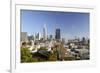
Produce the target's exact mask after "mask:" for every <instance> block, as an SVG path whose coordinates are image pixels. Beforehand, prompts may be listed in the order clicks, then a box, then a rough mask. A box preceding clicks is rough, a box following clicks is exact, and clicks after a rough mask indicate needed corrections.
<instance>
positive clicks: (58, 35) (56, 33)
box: [55, 28, 61, 40]
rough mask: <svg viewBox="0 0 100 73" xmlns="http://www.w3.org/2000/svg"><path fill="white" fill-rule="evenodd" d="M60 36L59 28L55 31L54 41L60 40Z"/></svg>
mask: <svg viewBox="0 0 100 73" xmlns="http://www.w3.org/2000/svg"><path fill="white" fill-rule="evenodd" d="M60 38H61V34H60V28H57V29H56V31H55V39H57V40H60Z"/></svg>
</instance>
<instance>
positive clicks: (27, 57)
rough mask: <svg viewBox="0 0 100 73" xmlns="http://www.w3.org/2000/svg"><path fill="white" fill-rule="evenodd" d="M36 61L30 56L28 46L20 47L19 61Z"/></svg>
mask: <svg viewBox="0 0 100 73" xmlns="http://www.w3.org/2000/svg"><path fill="white" fill-rule="evenodd" d="M33 61H37V60H36V59H33V58H32V55H31V53H30V51H29V50H28V48H21V62H22V63H23V62H33Z"/></svg>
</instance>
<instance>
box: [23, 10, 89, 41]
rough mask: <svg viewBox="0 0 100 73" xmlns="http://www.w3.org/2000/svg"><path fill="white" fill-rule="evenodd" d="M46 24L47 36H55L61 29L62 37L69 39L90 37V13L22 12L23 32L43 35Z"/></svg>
mask: <svg viewBox="0 0 100 73" xmlns="http://www.w3.org/2000/svg"><path fill="white" fill-rule="evenodd" d="M44 24H46V26H47V35H54V36H55V30H56V29H57V28H60V30H61V36H62V37H64V38H66V39H69V38H74V37H75V36H78V37H88V38H89V37H90V36H89V13H79V12H56V11H39V10H38V11H37V10H21V31H22V32H27V33H28V34H35V33H41V34H43V28H44Z"/></svg>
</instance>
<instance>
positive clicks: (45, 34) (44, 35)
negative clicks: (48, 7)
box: [43, 24, 47, 40]
mask: <svg viewBox="0 0 100 73" xmlns="http://www.w3.org/2000/svg"><path fill="white" fill-rule="evenodd" d="M43 39H44V40H47V27H46V24H44V27H43Z"/></svg>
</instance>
